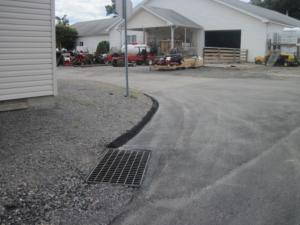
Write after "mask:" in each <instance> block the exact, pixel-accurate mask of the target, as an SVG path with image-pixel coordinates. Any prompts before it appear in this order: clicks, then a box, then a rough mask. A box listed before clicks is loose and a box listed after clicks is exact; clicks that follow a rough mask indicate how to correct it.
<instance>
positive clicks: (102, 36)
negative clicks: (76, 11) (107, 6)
mask: <svg viewBox="0 0 300 225" xmlns="http://www.w3.org/2000/svg"><path fill="white" fill-rule="evenodd" d="M121 21H122V19H120V17H115V18H110V19H101V20H91V21H84V22H78V23H75V24H73V25H71V27H73V28H76V30H77V32H78V34H77V39H76V46H86V47H87V48H88V50H89V52H95V51H96V49H97V46H98V44H99V42H101V41H109V42H110V46H111V47H114V48H115V49H117V50H120V49H121V47H122V45H124V43H125V33H124V30H119V29H118V28H115V27H116V24H118V23H120V22H121ZM142 35H143V34H142V33H141V32H136V31H129V32H128V42H129V43H132V42H138V43H141V42H142Z"/></svg>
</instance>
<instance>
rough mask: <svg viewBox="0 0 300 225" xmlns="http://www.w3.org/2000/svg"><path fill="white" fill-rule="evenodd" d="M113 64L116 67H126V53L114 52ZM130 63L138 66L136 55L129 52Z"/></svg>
mask: <svg viewBox="0 0 300 225" xmlns="http://www.w3.org/2000/svg"><path fill="white" fill-rule="evenodd" d="M111 65H112V66H114V67H117V66H118V67H124V66H125V55H124V54H123V53H121V54H118V53H114V54H113V55H112V59H111ZM128 65H129V66H136V55H135V54H128Z"/></svg>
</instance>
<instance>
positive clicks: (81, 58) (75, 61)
mask: <svg viewBox="0 0 300 225" xmlns="http://www.w3.org/2000/svg"><path fill="white" fill-rule="evenodd" d="M85 59H86V54H85V53H78V54H77V55H76V56H75V57H74V58H71V60H72V62H71V64H72V66H75V65H81V66H83V65H85V64H86V63H85Z"/></svg>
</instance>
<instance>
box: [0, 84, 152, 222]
mask: <svg viewBox="0 0 300 225" xmlns="http://www.w3.org/2000/svg"><path fill="white" fill-rule="evenodd" d="M58 90H59V95H58V97H57V99H56V101H57V106H56V107H55V108H54V109H51V110H37V111H27V110H19V111H10V112H2V113H0V126H1V129H0V179H1V183H0V224H108V223H109V222H110V221H111V220H113V219H114V218H115V217H116V216H117V215H119V214H120V213H121V211H122V209H123V208H124V207H125V206H126V205H127V204H128V203H130V201H131V199H132V197H133V195H134V194H135V193H136V192H137V190H136V189H132V188H129V187H125V186H122V185H111V184H97V185H91V184H86V183H85V182H84V181H83V180H84V178H85V176H86V175H87V174H88V172H89V171H90V169H91V168H92V167H93V166H94V165H95V164H96V163H97V161H98V160H99V159H100V158H101V155H102V154H103V153H104V151H105V150H106V147H105V145H106V144H108V143H109V142H111V141H113V140H114V139H115V138H117V137H119V136H120V135H121V134H123V133H125V132H126V131H127V130H130V129H131V128H132V127H133V126H135V125H136V124H138V123H139V122H140V121H141V119H142V118H143V116H145V115H146V114H147V112H148V111H149V110H150V108H151V106H152V101H151V99H149V98H148V97H146V96H144V95H143V94H141V93H138V92H131V97H129V98H126V97H124V93H125V90H124V89H122V88H118V87H113V86H111V85H105V84H102V83H97V82H84V81H74V80H59V81H58Z"/></svg>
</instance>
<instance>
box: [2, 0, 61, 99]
mask: <svg viewBox="0 0 300 225" xmlns="http://www.w3.org/2000/svg"><path fill="white" fill-rule="evenodd" d="M54 11H55V9H54V0H0V101H3V100H12V99H20V98H30V97H40V96H49V95H56V94H57V82H56V65H55V61H56V59H55V57H56V56H55V21H54V20H55V16H54V15H55V12H54Z"/></svg>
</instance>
